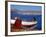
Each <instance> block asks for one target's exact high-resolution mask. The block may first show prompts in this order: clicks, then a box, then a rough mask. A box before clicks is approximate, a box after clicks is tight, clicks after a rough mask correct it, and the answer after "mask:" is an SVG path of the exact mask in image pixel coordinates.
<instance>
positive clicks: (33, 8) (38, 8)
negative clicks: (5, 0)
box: [11, 5, 41, 11]
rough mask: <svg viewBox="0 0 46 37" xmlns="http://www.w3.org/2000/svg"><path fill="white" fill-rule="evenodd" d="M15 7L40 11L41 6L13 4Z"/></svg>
mask: <svg viewBox="0 0 46 37" xmlns="http://www.w3.org/2000/svg"><path fill="white" fill-rule="evenodd" d="M11 7H12V8H13V9H18V10H33V11H40V10H41V6H29V5H11Z"/></svg>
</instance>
